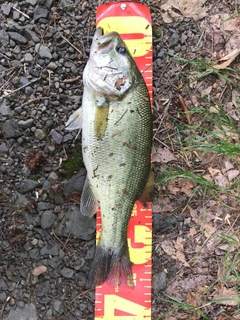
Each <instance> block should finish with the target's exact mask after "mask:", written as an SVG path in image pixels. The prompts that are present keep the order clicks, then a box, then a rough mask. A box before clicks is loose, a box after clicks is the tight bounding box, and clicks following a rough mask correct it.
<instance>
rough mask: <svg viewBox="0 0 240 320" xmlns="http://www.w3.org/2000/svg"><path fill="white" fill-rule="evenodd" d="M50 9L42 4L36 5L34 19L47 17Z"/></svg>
mask: <svg viewBox="0 0 240 320" xmlns="http://www.w3.org/2000/svg"><path fill="white" fill-rule="evenodd" d="M48 13H49V10H48V9H47V8H45V7H42V6H36V7H35V9H34V16H33V20H35V21H37V20H39V19H46V18H47V17H48Z"/></svg>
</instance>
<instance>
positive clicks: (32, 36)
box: [23, 26, 40, 43]
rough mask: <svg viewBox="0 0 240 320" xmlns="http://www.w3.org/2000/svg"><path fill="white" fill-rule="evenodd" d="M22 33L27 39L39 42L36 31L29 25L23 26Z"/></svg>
mask: <svg viewBox="0 0 240 320" xmlns="http://www.w3.org/2000/svg"><path fill="white" fill-rule="evenodd" d="M23 35H24V36H25V37H26V38H27V39H28V40H32V41H33V42H36V43H37V42H39V41H40V39H39V38H38V36H37V35H36V33H35V32H34V31H33V30H31V29H30V27H28V26H25V27H24V29H23Z"/></svg>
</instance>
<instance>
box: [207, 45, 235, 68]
mask: <svg viewBox="0 0 240 320" xmlns="http://www.w3.org/2000/svg"><path fill="white" fill-rule="evenodd" d="M239 53H240V47H237V48H236V49H234V50H233V51H232V52H230V53H229V54H227V55H226V56H225V57H223V58H221V59H220V60H218V61H217V62H216V63H214V64H213V65H212V66H213V68H215V69H225V68H227V67H228V66H229V65H230V64H231V63H232V62H233V60H234V59H236V57H237V56H238V55H239Z"/></svg>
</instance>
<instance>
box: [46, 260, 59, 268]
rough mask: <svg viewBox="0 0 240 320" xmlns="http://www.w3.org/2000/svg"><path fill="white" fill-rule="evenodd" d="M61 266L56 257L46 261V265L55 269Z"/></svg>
mask: <svg viewBox="0 0 240 320" xmlns="http://www.w3.org/2000/svg"><path fill="white" fill-rule="evenodd" d="M60 264H61V260H60V259H59V258H58V257H53V258H51V259H49V260H48V265H49V266H50V267H52V268H54V269H56V268H57V267H58V266H59V265H60Z"/></svg>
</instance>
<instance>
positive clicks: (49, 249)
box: [40, 244, 59, 256]
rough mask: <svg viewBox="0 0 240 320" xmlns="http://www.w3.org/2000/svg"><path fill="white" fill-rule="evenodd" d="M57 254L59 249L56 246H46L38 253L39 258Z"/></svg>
mask: <svg viewBox="0 0 240 320" xmlns="http://www.w3.org/2000/svg"><path fill="white" fill-rule="evenodd" d="M58 252H59V248H58V246H57V245H56V244H55V245H53V246H52V245H50V244H47V245H46V246H44V247H42V249H41V251H40V253H41V256H45V255H50V256H57V255H58Z"/></svg>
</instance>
